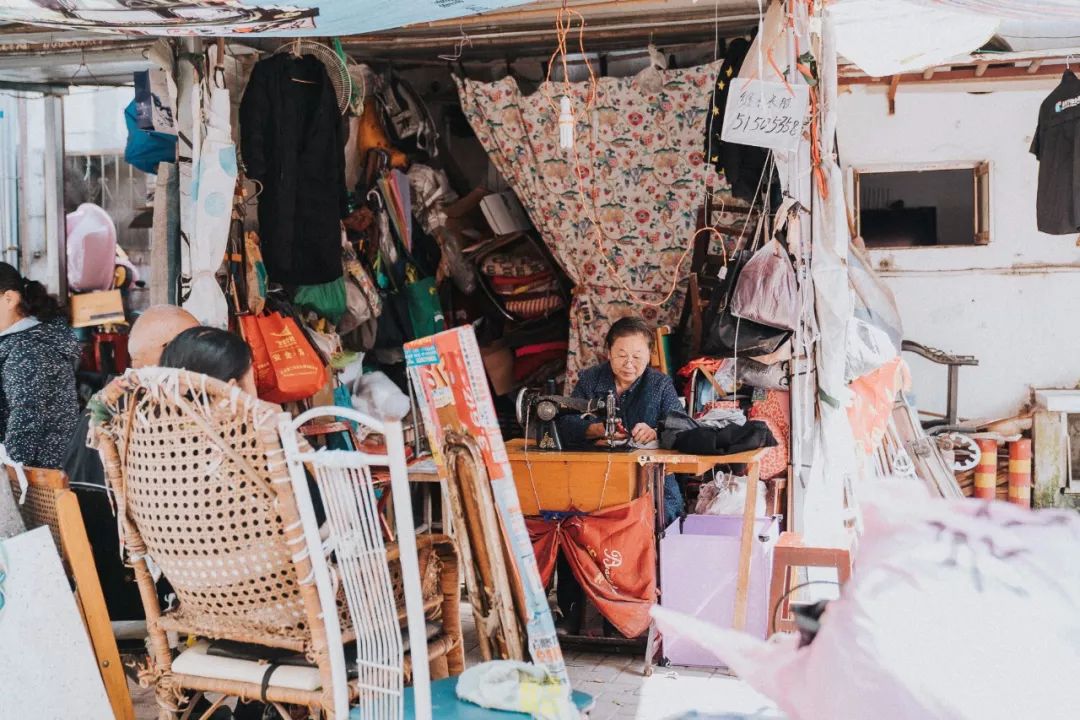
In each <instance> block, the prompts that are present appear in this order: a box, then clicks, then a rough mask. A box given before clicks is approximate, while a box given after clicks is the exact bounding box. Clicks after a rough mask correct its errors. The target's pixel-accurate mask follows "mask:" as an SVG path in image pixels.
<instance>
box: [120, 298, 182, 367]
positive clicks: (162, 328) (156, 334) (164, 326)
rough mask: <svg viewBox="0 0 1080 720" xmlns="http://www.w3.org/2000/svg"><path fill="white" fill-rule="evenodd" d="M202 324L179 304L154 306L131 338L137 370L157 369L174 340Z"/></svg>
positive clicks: (133, 327)
mask: <svg viewBox="0 0 1080 720" xmlns="http://www.w3.org/2000/svg"><path fill="white" fill-rule="evenodd" d="M198 324H199V321H198V320H196V319H195V316H194V315H192V314H191V313H189V312H188V311H187V310H184V309H183V308H178V307H176V306H175V305H154V306H153V307H151V308H147V310H146V311H145V312H144V313H143V314H142V315H140V316H139V318H138V319H137V320H136V321H135V324H134V325H132V326H131V333H130V334H129V335H128V355H129V356H130V357H131V366H132V367H133V368H142V367H153V366H154V365H157V364H158V361H160V360H161V351H162V350H164V349H165V346H166V345H168V344H169V342H171V341H172V339H173V338H174V337H176V336H177V335H179V334H180V333H182V332H184V331H185V330H187V329H189V328H193V327H195V326H197V325H198Z"/></svg>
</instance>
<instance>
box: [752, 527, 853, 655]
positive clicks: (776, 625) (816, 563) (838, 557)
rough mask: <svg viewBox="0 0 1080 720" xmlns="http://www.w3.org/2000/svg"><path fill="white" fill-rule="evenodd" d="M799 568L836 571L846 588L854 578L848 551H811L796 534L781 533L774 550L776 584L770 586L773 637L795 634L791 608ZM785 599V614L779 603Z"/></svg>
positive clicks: (823, 549) (833, 549) (826, 548)
mask: <svg viewBox="0 0 1080 720" xmlns="http://www.w3.org/2000/svg"><path fill="white" fill-rule="evenodd" d="M796 567H831V568H836V575H837V579H838V580H839V581H840V584H841V585H843V584H844V583H846V582H847V581H848V578H850V577H851V553H850V552H848V550H847V548H834V547H807V546H806V545H804V544H803V541H802V538H801V537H799V535H798V534H796V533H793V532H784V533H780V539H779V540H778V541H777V542H776V547H775V548H774V549H773V569H772V583H771V584H770V585H769V608H768V610H769V633H770V634H772V633H774V632H795V631H796V629H797V628H796V627H795V618H794V617H792V616H791V615H790V614H789V613H788V610H789V608H790V605H791V598H790V597H789V592H790V590H791V569H792V568H796ZM781 598H783V607H782V608H781V612H779V613H777V611H776V606H777V603H780V602H781Z"/></svg>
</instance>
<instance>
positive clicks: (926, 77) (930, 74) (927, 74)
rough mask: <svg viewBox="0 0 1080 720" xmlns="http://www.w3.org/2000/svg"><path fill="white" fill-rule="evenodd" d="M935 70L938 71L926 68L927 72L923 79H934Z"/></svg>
mask: <svg viewBox="0 0 1080 720" xmlns="http://www.w3.org/2000/svg"><path fill="white" fill-rule="evenodd" d="M935 70H937V68H926V72H924V73H923V74H922V79H923V80H929V79H930V78H932V77H934V71H935Z"/></svg>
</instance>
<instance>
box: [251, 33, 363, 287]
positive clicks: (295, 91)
mask: <svg viewBox="0 0 1080 720" xmlns="http://www.w3.org/2000/svg"><path fill="white" fill-rule="evenodd" d="M240 140H241V154H242V157H243V160H244V166H245V168H246V170H247V175H248V177H250V178H252V179H253V180H258V181H259V182H261V183H262V185H263V190H262V194H260V195H259V235H260V238H261V240H262V253H263V260H264V262H265V263H266V270H267V274H268V275H269V277H270V279H271V280H273V281H275V282H279V283H282V284H286V285H317V284H321V283H326V282H330V281H332V280H336V279H337V278H339V277H341V272H342V271H341V228H340V226H339V222H340V220H341V218H342V217H344V215H345V211H346V190H345V140H346V134H345V132H344V125H343V123H342V119H341V114H340V113H339V112H338V105H337V98H336V96H335V94H334V88H333V85H332V84H331V82H330V78H329V76H328V75H327V73H326V68H325V67H323V64H322V63H321V62H319V60H318V59H316V58H315V57H314V56H311V55H305V56H304V57H301V58H296V57H294V56H292V55H288V54H282V55H274V56H272V57H270V58H267V59H266V60H262V61H261V62H259V63H257V64H256V65H255V68H254V69H253V70H252V73H251V79H250V80H249V82H248V85H247V89H246V90H245V92H244V99H243V100H242V101H241V103H240Z"/></svg>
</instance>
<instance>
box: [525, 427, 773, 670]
mask: <svg viewBox="0 0 1080 720" xmlns="http://www.w3.org/2000/svg"><path fill="white" fill-rule="evenodd" d="M765 452H766V449H765V448H761V449H758V450H751V451H748V452H743V453H737V454H734V455H687V454H684V453H679V452H676V451H674V450H617V451H611V452H604V451H602V450H585V451H555V450H538V449H536V448H535V446H534V445H533V444H531V443H528V444H527V443H526V441H525V440H521V439H518V440H510V441H509V442H507V443H506V454H507V457H508V458H509V460H510V465H511V467H512V469H513V473H514V483H515V485H517V489H518V498H519V501H520V502H521V511H522V513H523V514H525V515H539V514H540V511H541V510H568V509H570V508H571V507H573V508H576V509H579V510H582V511H585V512H589V511H590V509H591V511H592V512H595V511H597V510H602V509H604V508H607V507H612V506H614V505H620V504H622V503H625V502H629V501H630V500H633V499H634V498H637V497H640V496H641V494H642V493H643V492H652V494H653V498H654V499H655V502H656V513H657V517H659V518H663V517H664V477H665V476H666V475H667V474H669V473H680V474H686V475H695V476H697V475H702V474H704V473H706V472H708V471H709V470H712V469H713V468H714V467H716V466H717V465H745V466H746V474H747V477H748V480H747V484H746V504H745V505H744V506H743V522H742V533H741V535H740V538H739V572H738V578H737V582H736V586H735V613H734V620H733V623H732V626H733V628H734V629H736V630H742V629H743V628H744V627H745V626H746V607H747V602H748V598H749V589H750V551H751V549H752V547H753V532H754V523H755V517H754V516H755V510H754V509H755V507H756V506H757V492H758V479H759V478H760V475H761V458H762V457H763V456H764V454H765ZM662 533H663V530H662V529H661V530H660V531H659V532H658V533H657V536H656V539H657V542H659V539H660V537H662ZM657 550H658V551H657V553H656V558H657V569H656V570H657V572H656V577H657V585H658V586H659V579H660V568H659V564H660V553H659V548H658V549H657ZM571 639H572V640H575V641H581V640H585V641H599V642H601V643H603V644H609V645H611V644H616V642H617V643H619V644H625V641H624V640H623V639H621V638H617V639H615V640H616V642H612V639H611V638H595V639H594V638H580V637H573V638H571ZM658 640H659V634H658V632H657V630H656V626H655V623H654V624H653V625H651V626H650V628H649V635H648V639H647V641H646V647H645V674H646V675H650V674H651V673H652V667H653V661H654V659H655V657H656V654H657V652H658V651H659V650H660V648H659V647H658ZM635 642H636V641H635Z"/></svg>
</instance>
